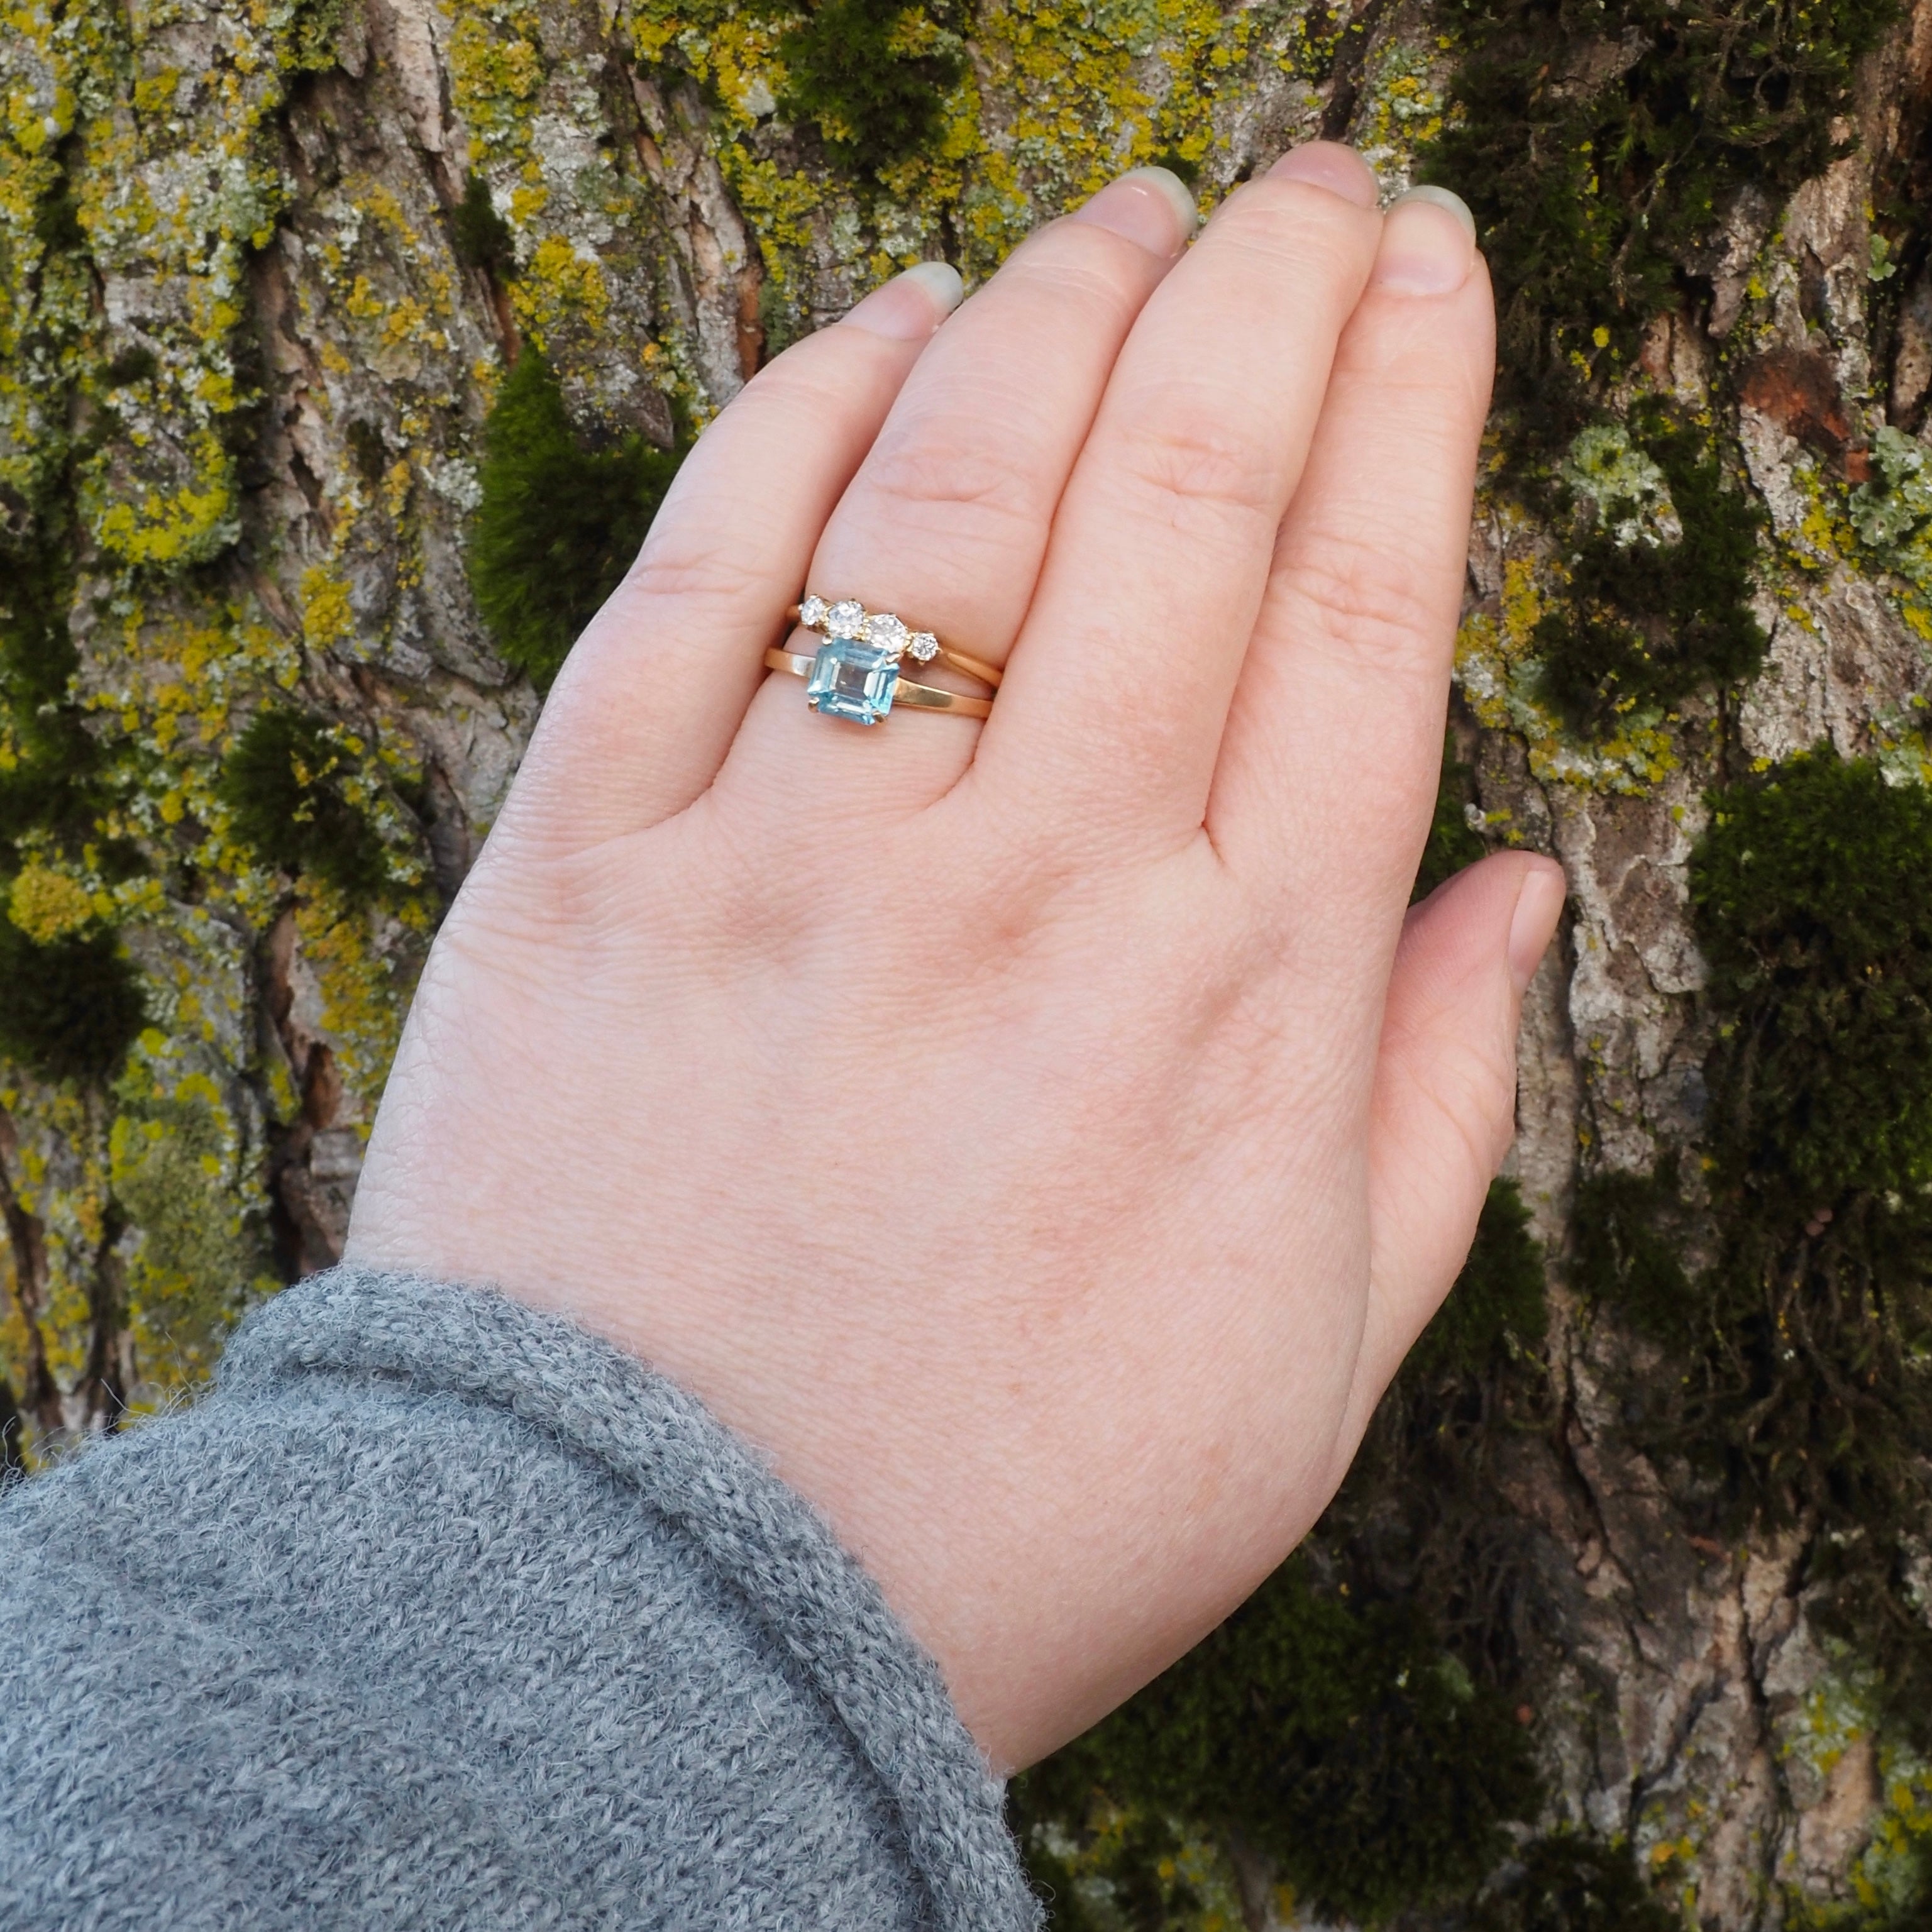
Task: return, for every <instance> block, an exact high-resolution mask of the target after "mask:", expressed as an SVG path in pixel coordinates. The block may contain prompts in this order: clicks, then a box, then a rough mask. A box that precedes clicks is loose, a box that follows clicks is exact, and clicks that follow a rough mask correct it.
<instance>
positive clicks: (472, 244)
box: [449, 173, 517, 281]
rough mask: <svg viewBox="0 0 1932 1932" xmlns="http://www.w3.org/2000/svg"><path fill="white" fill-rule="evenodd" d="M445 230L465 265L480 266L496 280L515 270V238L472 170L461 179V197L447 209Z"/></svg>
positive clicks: (505, 277) (469, 266)
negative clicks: (447, 223) (446, 229)
mask: <svg viewBox="0 0 1932 1932" xmlns="http://www.w3.org/2000/svg"><path fill="white" fill-rule="evenodd" d="M449 232H450V239H451V241H452V243H453V245H455V250H456V258H457V260H458V261H460V262H461V263H463V265H464V266H466V267H467V268H472V269H484V270H485V271H487V272H488V273H489V274H490V275H494V276H495V277H496V278H497V279H498V280H499V281H509V280H510V279H511V277H512V276H514V275H515V273H516V272H517V251H516V239H515V237H514V236H512V235H511V233H510V224H509V223H508V222H507V221H505V220H504V219H503V217H502V216H501V215H500V214H498V213H497V212H496V202H494V201H493V200H492V199H490V184H489V183H488V182H487V181H485V180H484V178H483V177H482V176H481V175H479V174H474V173H472V174H471V175H469V176H467V177H466V179H465V180H464V181H463V199H461V200H460V202H458V203H457V205H456V206H455V208H454V209H452V211H451V213H450V217H449Z"/></svg>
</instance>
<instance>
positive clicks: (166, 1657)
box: [0, 1268, 1039, 1932]
mask: <svg viewBox="0 0 1932 1932" xmlns="http://www.w3.org/2000/svg"><path fill="white" fill-rule="evenodd" d="M0 1619H4V1623H5V1629H6V1631H7V1638H6V1641H5V1644H4V1646H0V1751H4V1754H5V1755H4V1763H5V1776H4V1778H0V1924H6V1925H22V1926H25V1925H36V1926H43V1927H68V1926H76V1927H78V1926H83V1925H84V1926H87V1927H102V1928H109V1927H123V1926H124V1927H133V1926H136V1925H139V1926H141V1927H150V1926H154V1925H166V1926H169V1927H176V1928H189V1927H215V1926H220V1927H229V1928H233V1927H243V1928H251V1932H252V1928H268V1927H290V1928H293V1927H304V1928H323V1932H327V1929H328V1928H334V1927H357V1928H364V1927H371V1926H380V1927H385V1928H390V1927H417V1926H422V1927H430V1926H434V1927H465V1928H475V1932H496V1928H499V1927H555V1928H559V1932H562V1928H566V1927H613V1928H615V1927H626V1928H628V1927H705V1928H707V1932H708V1928H712V1927H759V1928H765V1927H793V1926H796V1927H847V1926H850V1927H866V1928H868V1932H874V1928H878V1929H879V1932H885V1929H886V1928H900V1927H905V1928H910V1927H920V1928H933V1932H969V1928H971V1932H1008V1928H1014V1929H1015V1932H1017V1928H1022V1927H1035V1926H1036V1925H1037V1924H1038V1921H1039V1908H1038V1906H1037V1904H1036V1903H1034V1899H1033V1897H1032V1896H1031V1893H1030V1892H1029V1891H1028V1888H1027V1885H1026V1882H1025V1878H1024V1876H1023V1875H1022V1871H1021V1869H1020V1866H1019V1860H1018V1858H1017V1856H1016V1852H1015V1850H1014V1847H1013V1842H1012V1841H1011V1838H1010V1836H1009V1835H1008V1833H1007V1829H1006V1826H1005V1824H1004V1820H1003V1818H1002V1815H1001V1795H1002V1794H1001V1787H1000V1786H999V1784H998V1781H996V1780H995V1778H993V1777H992V1775H991V1773H990V1772H989V1771H988V1769H987V1768H986V1764H985V1762H984V1760H983V1759H982V1757H980V1754H979V1751H977V1748H976V1747H975V1745H974V1742H973V1741H972V1739H971V1737H970V1736H968V1733H966V1731H965V1728H964V1727H963V1726H962V1724H960V1722H959V1718H958V1717H957V1716H956V1714H955V1713H954V1712H953V1709H952V1706H951V1705H950V1703H949V1701H948V1700H947V1695H946V1692H945V1689H944V1685H942V1683H941V1679H940V1677H939V1674H938V1670H937V1669H936V1668H935V1666H934V1665H933V1664H932V1661H931V1660H930V1659H929V1658H927V1657H926V1655H924V1654H923V1653H922V1652H920V1651H919V1649H917V1648H916V1646H915V1645H914V1644H913V1643H912V1642H911V1640H910V1639H909V1638H908V1637H907V1635H906V1634H905V1633H904V1631H902V1630H901V1628H899V1627H898V1625H897V1624H896V1622H895V1621H894V1619H892V1616H891V1614H890V1613H889V1611H888V1610H887V1609H886V1606H885V1604H884V1602H883V1599H882V1598H881V1597H880V1595H879V1592H878V1591H877V1588H876V1587H875V1586H874V1585H873V1583H871V1580H870V1579H869V1578H868V1577H867V1576H866V1575H865V1574H864V1573H863V1572H862V1571H861V1570H860V1569H859V1567H858V1566H857V1565H856V1564H855V1563H854V1562H852V1560H851V1559H850V1558H849V1557H848V1556H846V1555H845V1553H844V1552H843V1550H841V1549H840V1548H839V1547H838V1544H836V1542H835V1541H834V1540H833V1538H832V1535H831V1534H830V1532H829V1530H828V1529H826V1526H825V1525H824V1523H823V1521H822V1520H820V1518H819V1517H817V1516H816V1515H815V1514H814V1512H813V1511H811V1509H810V1508H808V1506H807V1505H805V1503H804V1502H802V1501H801V1500H800V1499H799V1498H798V1497H797V1496H795V1495H793V1493H791V1492H790V1490H787V1488H785V1487H784V1485H783V1484H781V1483H780V1482H779V1481H778V1480H777V1479H776V1478H775V1477H774V1476H773V1475H772V1474H771V1473H770V1472H769V1470H767V1469H766V1468H764V1467H763V1466H762V1465H761V1464H760V1463H759V1462H758V1461H757V1460H756V1459H755V1458H754V1457H753V1456H752V1455H751V1454H750V1453H749V1452H748V1451H747V1449H746V1448H745V1447H744V1445H742V1444H741V1443H739V1442H738V1441H737V1440H736V1439H735V1438H734V1437H733V1436H730V1434H729V1433H727V1431H725V1430H724V1429H723V1428H722V1427H720V1426H719V1424H718V1423H717V1422H715V1421H714V1420H713V1419H712V1418H711V1416H710V1415H709V1414H708V1413H707V1412H706V1410H705V1409H703V1406H701V1405H700V1403H697V1401H696V1400H694V1399H693V1398H692V1397H690V1396H689V1395H688V1394H685V1393H684V1392H683V1391H681V1390H679V1389H678V1388H675V1387H673V1385H670V1384H669V1383H667V1382H665V1381H664V1380H663V1379H661V1377H659V1376H655V1375H653V1374H652V1373H650V1372H649V1370H646V1369H645V1368H644V1367H642V1366H640V1364H637V1362H635V1361H632V1360H631V1358H629V1357H628V1356H626V1355H623V1354H622V1353H621V1352H619V1351H618V1350H617V1349H614V1348H613V1347H611V1346H608V1345H607V1344H606V1343H602V1342H601V1341H598V1340H595V1339H594V1338H593V1337H590V1336H589V1335H587V1334H584V1333H583V1331H580V1330H578V1329H577V1328H574V1327H571V1325H568V1324H567V1323H565V1322H562V1321H560V1320H558V1319H555V1318H553V1317H551V1316H545V1315H542V1314H539V1313H535V1312H534V1311H532V1310H529V1309H526V1308H524V1307H520V1306H519V1305H517V1304H514V1303H512V1302H509V1301H505V1300H504V1299H502V1298H501V1297H499V1296H497V1295H492V1294H489V1293H486V1292H479V1291H477V1290H475V1289H465V1288H459V1287H453V1286H449V1284H447V1283H437V1282H431V1281H426V1280H419V1279H414V1278H410V1277H399V1276H395V1275H383V1274H371V1273H368V1272H363V1271H357V1270H356V1269H353V1268H337V1269H335V1270H333V1271H331V1272H330V1273H329V1274H326V1275H322V1276H319V1277H315V1278H314V1279H313V1280H311V1281H309V1282H307V1283H304V1284H303V1285H302V1286H300V1287H299V1288H296V1289H291V1290H290V1291H289V1292H287V1293H286V1294H284V1295H281V1297H279V1298H277V1299H276V1300H275V1301H272V1302H271V1303H269V1304H267V1305H266V1307H263V1308H262V1309H261V1310H258V1311H257V1313H255V1314H254V1316H251V1318H250V1319H249V1320H248V1322H246V1323H245V1324H244V1325H243V1327H242V1329H241V1330H240V1331H239V1333H238V1334H237V1335H236V1337H235V1339H234V1340H233V1342H232V1343H231V1344H230V1346H229V1351H228V1354H227V1355H226V1358H225V1360H224V1361H223V1365H222V1369H221V1372H220V1376H219V1378H218V1380H217V1387H216V1388H215V1390H214V1393H213V1394H211V1395H210V1396H209V1397H208V1398H207V1399H206V1400H204V1401H202V1402H201V1403H199V1404H198V1405H196V1406H195V1407H194V1408H193V1409H189V1410H187V1411H186V1412H183V1413H181V1414H180V1415H175V1416H172V1417H170V1418H166V1419H165V1420H162V1421H155V1422H153V1423H150V1424H146V1425H145V1426H143V1427H139V1428H138V1429H135V1430H130V1431H129V1432H128V1433H127V1434H125V1435H124V1436H120V1437H118V1438H116V1439H113V1440H111V1441H110V1442H104V1443H102V1444H100V1445H96V1446H94V1447H92V1448H88V1449H86V1450H84V1451H81V1452H80V1453H78V1454H75V1455H74V1456H72V1457H70V1458H69V1459H68V1460H66V1461H65V1462H64V1463H61V1464H60V1465H58V1466H56V1467H55V1469H52V1470H51V1471H49V1472H47V1473H46V1474H45V1475H41V1476H39V1477H37V1478H34V1479H33V1480H31V1481H29V1482H27V1483H26V1484H20V1485H19V1486H17V1487H16V1488H15V1489H14V1490H13V1491H12V1492H11V1493H10V1494H9V1495H8V1496H7V1498H6V1499H5V1501H4V1502H0Z"/></svg>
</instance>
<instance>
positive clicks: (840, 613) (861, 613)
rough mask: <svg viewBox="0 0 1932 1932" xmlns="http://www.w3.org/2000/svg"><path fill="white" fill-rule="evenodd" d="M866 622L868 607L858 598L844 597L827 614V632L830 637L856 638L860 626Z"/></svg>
mask: <svg viewBox="0 0 1932 1932" xmlns="http://www.w3.org/2000/svg"><path fill="white" fill-rule="evenodd" d="M864 622H865V605H864V604H861V603H860V602H859V600H858V599H857V598H856V597H841V598H839V600H838V602H837V603H835V604H833V605H832V608H831V609H830V610H828V611H826V613H825V631H826V636H828V637H856V636H857V635H858V634H859V625H861V624H862V623H864Z"/></svg>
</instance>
